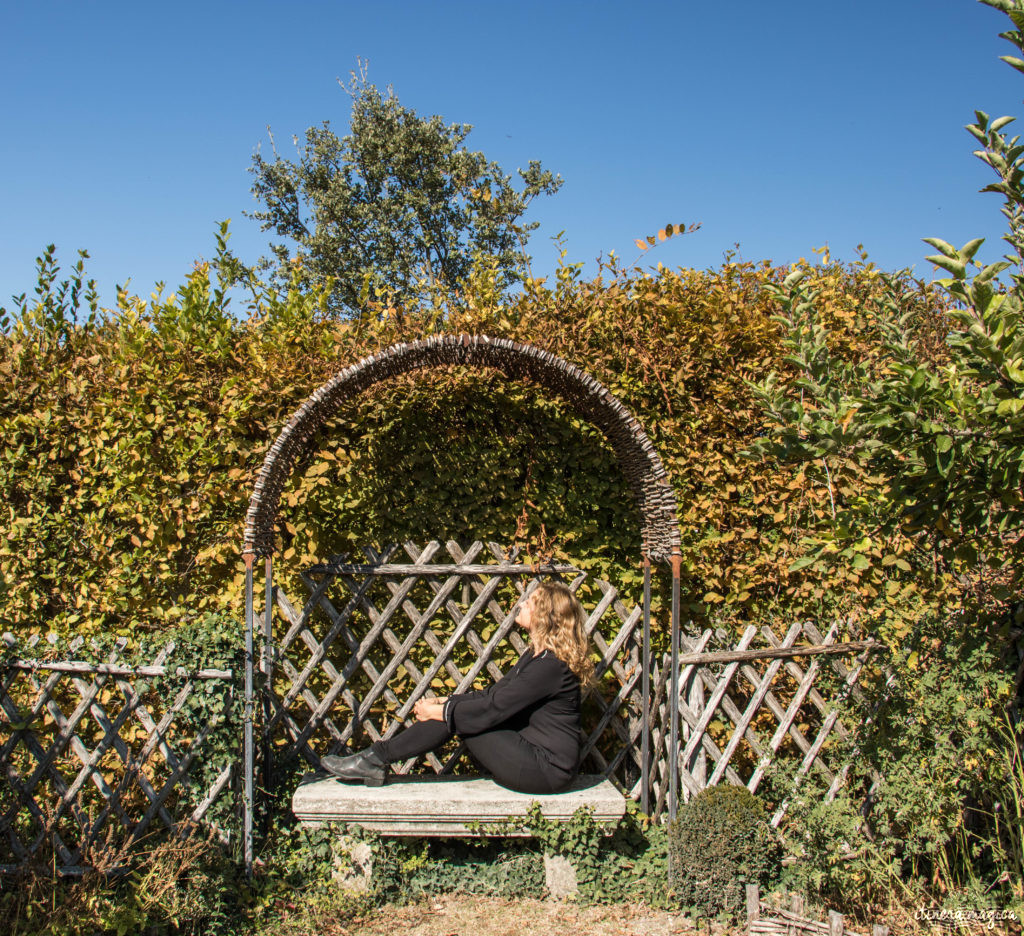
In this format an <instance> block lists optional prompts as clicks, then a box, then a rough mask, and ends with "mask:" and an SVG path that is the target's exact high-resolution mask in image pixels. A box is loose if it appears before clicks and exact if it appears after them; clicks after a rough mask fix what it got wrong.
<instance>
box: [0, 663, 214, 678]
mask: <svg viewBox="0 0 1024 936" xmlns="http://www.w3.org/2000/svg"><path fill="white" fill-rule="evenodd" d="M4 665H5V666H9V667H10V668H11V669H20V670H29V671H30V672H36V671H38V670H46V671H49V672H52V673H76V674H78V675H82V676H92V675H93V674H98V675H103V676H141V677H143V678H147V677H151V676H166V675H167V674H168V672H172V673H174V675H176V676H185V675H188V676H190V677H191V678H193V679H231V678H232V677H233V675H234V674H233V673H232V671H231V670H222V669H201V670H198V671H196V672H192V671H190V670H187V669H186V668H185V667H184V666H178V667H176V668H175V669H173V670H168V668H167V667H166V666H138V667H135V668H134V669H133V668H132V667H130V666H117V665H115V664H113V663H86V662H81V661H78V660H54V661H50V660H10V661H8V662H6V663H5V664H4Z"/></svg>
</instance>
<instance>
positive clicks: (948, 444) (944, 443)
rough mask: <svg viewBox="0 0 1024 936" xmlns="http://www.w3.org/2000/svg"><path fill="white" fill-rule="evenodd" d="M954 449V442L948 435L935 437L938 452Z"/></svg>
mask: <svg viewBox="0 0 1024 936" xmlns="http://www.w3.org/2000/svg"><path fill="white" fill-rule="evenodd" d="M952 447H953V440H952V439H951V438H950V437H949V436H948V435H940V436H936V437H935V450H936V451H937V452H940V453H941V452H948V451H949V450H950V449H951V448H952Z"/></svg>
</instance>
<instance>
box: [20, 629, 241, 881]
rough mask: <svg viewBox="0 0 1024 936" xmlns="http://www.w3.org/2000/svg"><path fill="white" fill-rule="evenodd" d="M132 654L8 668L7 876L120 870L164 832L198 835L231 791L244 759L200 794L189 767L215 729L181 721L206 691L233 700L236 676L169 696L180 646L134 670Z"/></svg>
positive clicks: (228, 764) (25, 652)
mask: <svg viewBox="0 0 1024 936" xmlns="http://www.w3.org/2000/svg"><path fill="white" fill-rule="evenodd" d="M4 640H5V642H6V643H7V644H8V648H9V650H11V651H14V652H17V653H18V655H19V656H22V657H30V656H32V655H33V654H34V653H36V652H37V651H38V649H39V646H38V638H34V639H33V640H31V641H29V642H27V643H26V644H25V645H24V646H21V647H19V646H18V645H17V643H16V642H15V640H14V638H13V637H12V636H11V635H9V634H6V635H4ZM80 646H81V643H80V641H79V642H78V643H77V647H80ZM123 646H124V645H123V643H122V644H120V645H119V646H118V647H116V648H115V649H114V650H113V651H111V653H110V655H109V656H108V658H107V661H106V663H105V664H104V663H101V664H95V663H86V662H74V661H59V662H54V661H51V662H45V661H44V662H41V663H39V662H27V661H24V660H15V661H14V662H13V663H12V662H7V663H5V664H4V666H3V667H2V668H0V770H2V772H3V775H4V777H5V779H6V781H7V782H6V783H3V784H0V870H11V869H13V868H15V867H18V866H24V865H26V864H29V863H32V862H41V863H45V864H46V865H51V862H52V863H53V864H55V865H56V866H57V867H58V868H59V869H60V870H62V871H64V872H74V871H77V870H80V869H81V868H82V867H83V866H96V865H97V864H100V863H103V864H107V865H109V863H110V862H111V860H114V859H115V858H116V856H117V855H118V854H123V853H124V851H125V850H126V849H127V848H129V847H130V846H131V845H132V844H133V843H135V842H137V841H138V840H139V839H140V838H141V837H142V836H143V835H144V834H145V833H147V832H148V831H152V829H153V828H154V827H163V828H167V829H172V830H174V831H175V832H183V831H185V829H187V828H190V827H191V826H192V825H194V824H195V823H196V822H199V821H200V820H202V819H203V818H204V816H206V815H207V812H208V811H209V809H210V807H211V805H212V804H213V803H214V801H215V800H217V798H218V797H219V796H220V795H221V794H222V792H223V791H225V789H226V788H228V785H229V781H230V779H231V776H232V773H233V769H234V768H235V766H236V765H235V762H234V761H233V760H232V761H228V760H225V762H224V763H223V764H222V765H221V764H218V765H215V769H216V768H219V769H218V770H217V772H216V776H215V779H214V780H213V781H212V783H211V784H210V785H209V786H207V787H205V788H203V789H198V788H197V787H196V785H195V779H194V777H192V776H190V768H192V769H193V770H194V768H193V765H194V764H195V763H196V758H198V757H205V756H208V755H207V752H206V751H205V750H204V741H205V739H206V737H207V735H208V733H209V730H210V727H209V724H206V725H204V726H202V727H201V728H199V730H195V729H194V728H193V727H191V726H188V725H183V724H182V721H183V719H182V717H181V713H182V709H183V708H184V707H185V705H186V703H187V701H188V699H189V697H190V695H191V694H192V693H193V692H194V691H196V690H197V688H198V684H199V683H201V682H202V683H208V681H210V680H213V681H215V682H216V683H217V684H218V685H219V686H222V687H223V691H224V692H225V693H229V692H231V691H233V690H232V688H231V681H232V679H233V675H232V673H231V672H230V671H227V670H204V671H200V672H199V673H197V674H195V675H194V676H193V677H192V678H188V679H186V680H185V681H184V682H183V683H182V685H181V688H180V689H179V691H178V692H177V693H176V694H175V695H174V696H173V697H166V695H165V693H164V692H162V691H161V689H160V688H159V685H158V683H157V685H154V684H153V677H158V676H161V675H163V674H164V673H165V672H166V667H165V663H166V662H167V660H168V658H169V657H170V655H171V654H172V652H173V649H174V644H173V642H172V643H168V644H167V645H166V646H165V647H164V648H163V649H162V650H161V651H160V652H159V654H158V655H157V657H156V658H155V659H154V660H153V661H152V663H150V664H149V665H147V666H144V667H136V668H132V667H129V666H127V665H125V663H124V660H123V659H122V657H121V651H122V650H123ZM71 649H72V651H74V650H75V649H76V644H72V646H71ZM142 680H145V682H146V683H149V685H148V686H147V685H145V684H143V682H142ZM239 753H240V752H239ZM101 852H102V855H103V860H102V862H98V861H97V858H98V856H99V855H100V853H101Z"/></svg>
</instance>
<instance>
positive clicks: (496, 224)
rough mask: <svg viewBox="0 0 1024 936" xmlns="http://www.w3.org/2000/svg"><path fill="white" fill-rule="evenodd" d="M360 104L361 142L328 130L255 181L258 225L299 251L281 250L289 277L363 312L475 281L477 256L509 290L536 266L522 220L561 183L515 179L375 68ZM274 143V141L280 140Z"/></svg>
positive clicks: (356, 103)
mask: <svg viewBox="0 0 1024 936" xmlns="http://www.w3.org/2000/svg"><path fill="white" fill-rule="evenodd" d="M343 87H345V89H346V91H347V92H348V94H349V96H350V97H351V99H352V115H351V124H350V130H351V132H350V133H349V134H348V135H347V136H345V137H343V138H342V139H340V140H339V139H338V137H337V136H336V135H335V133H334V132H333V131H332V130H331V128H330V125H329V123H328V122H326V121H325V122H324V124H323V125H322V126H320V127H310V128H309V129H308V130H307V131H306V138H305V144H304V145H299V143H298V140H297V139H296V147H297V149H298V160H297V161H294V162H293V161H291V160H288V159H284V158H282V157H281V156H280V155H278V153H277V150H276V148H275V149H274V151H273V155H274V158H273V160H269V161H268V160H266V159H264V158H263V157H262V156H261V155H260V154H259V153H258V152H257V153H256V155H255V156H254V157H253V161H252V165H251V166H250V171H251V172H252V173H253V174H254V176H255V182H254V184H253V186H252V191H253V194H254V195H255V196H256V198H257V199H258V200H259V201H260V202H262V203H263V205H264V206H265V207H264V209H262V210H259V211H256V212H253V213H252V215H251V217H254V218H256V219H257V220H259V221H260V222H262V229H263V230H273V231H274V232H275V233H276V234H277V235H279V236H280V237H284V238H288V239H289V240H291V241H293V242H294V244H295V245H296V252H295V254H294V255H293V254H291V253H290V252H289V248H288V246H287V245H284V244H272V245H271V249H272V250H273V252H274V254H275V256H276V258H277V261H278V265H279V270H280V271H282V272H283V273H285V275H286V276H287V277H289V278H291V277H293V276H295V275H296V270H295V268H296V267H298V275H299V277H300V279H301V280H303V281H305V282H307V283H318V284H323V285H327V286H328V288H329V292H330V304H331V306H332V307H333V309H334V310H335V311H337V312H342V313H347V314H358V313H359V312H361V311H362V310H363V309H364V308H365V303H366V298H367V296H368V295H370V291H371V290H372V289H376V290H377V291H378V293H379V294H382V295H385V296H386V297H387V298H388V299H389V300H390V301H391V302H392V303H393V304H395V305H398V306H403V305H410V304H412V303H414V302H415V301H416V300H417V298H420V297H422V295H423V293H424V291H425V289H427V288H429V287H430V286H432V285H436V284H438V283H441V284H445V285H448V286H457V285H458V284H459V283H461V282H464V281H465V279H466V277H467V275H468V274H469V272H470V269H471V267H472V264H473V261H474V258H475V257H481V256H483V257H488V258H491V262H492V263H493V264H494V266H495V268H496V271H497V274H498V279H499V284H500V286H501V287H502V288H505V287H506V286H508V285H509V284H510V283H511V282H512V281H514V280H515V278H516V275H517V273H518V272H519V271H520V270H521V269H523V268H524V266H525V264H526V263H527V262H528V260H529V258H528V257H527V256H526V254H525V246H526V240H527V237H528V235H529V232H530V231H532V230H533V229H535V228H536V227H537V223H536V222H534V223H524V222H523V220H522V218H523V215H524V213H525V212H526V209H527V207H528V206H529V204H530V202H531V201H533V199H534V198H536V197H537V196H538V195H542V194H543V195H552V194H554V193H555V192H556V191H557V190H558V189H559V187H560V186H561V184H562V180H561V178H560V177H558V176H553V175H552V174H551V172H549V171H548V170H545V169H543V168H542V167H541V164H540V163H539V162H536V161H531V162H530V164H529V167H528V168H527V169H525V170H523V169H520V170H518V174H519V177H520V180H521V182H522V188H521V190H517V189H516V188H515V187H514V186H513V184H512V180H511V177H510V176H508V175H506V174H505V172H504V171H503V170H502V169H501V167H500V166H499V165H498V164H497V163H495V162H491V161H489V160H488V159H487V158H486V157H485V156H484V154H483V153H479V152H471V151H470V150H468V149H467V148H466V147H465V146H463V143H464V142H465V140H466V137H467V136H468V135H469V132H470V130H471V129H472V127H471V126H470V125H469V124H450V125H448V126H446V125H445V124H444V122H443V121H442V119H441V117H439V116H436V115H435V116H433V117H430V118H422V117H419V116H417V114H416V112H415V111H413V110H410V109H409V108H406V107H403V106H402V104H401V103H399V100H398V98H397V97H395V95H394V92H393V91H392V90H391V89H390V88H388V90H387V92H386V93H382V92H381V91H380V90H378V89H377V88H376V87H375V86H374V85H372V84H368V83H367V81H366V71H365V67H363V68H361V71H360V74H359V75H356V74H354V73H353V75H352V78H351V80H350V81H349V82H348V84H347V85H343ZM271 142H272V143H273V137H271Z"/></svg>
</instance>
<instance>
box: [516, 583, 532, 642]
mask: <svg viewBox="0 0 1024 936" xmlns="http://www.w3.org/2000/svg"><path fill="white" fill-rule="evenodd" d="M535 597H536V592H534V594H532V595H530V597H529V598H527V599H526V601H524V602H523V603H522V604H521V605H520V606H519V614H517V615H516V623H517V624H518V625H519V626H520V627H521V628H522V629H523V630H524V631H526V632H527V633H529V632H530V630H531V628H532V627H533V600H534V598H535Z"/></svg>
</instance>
